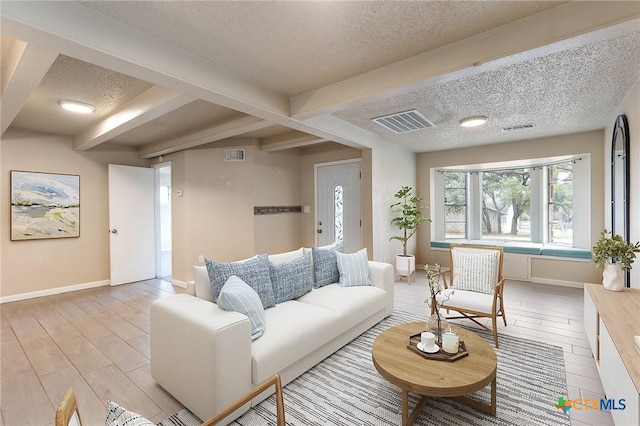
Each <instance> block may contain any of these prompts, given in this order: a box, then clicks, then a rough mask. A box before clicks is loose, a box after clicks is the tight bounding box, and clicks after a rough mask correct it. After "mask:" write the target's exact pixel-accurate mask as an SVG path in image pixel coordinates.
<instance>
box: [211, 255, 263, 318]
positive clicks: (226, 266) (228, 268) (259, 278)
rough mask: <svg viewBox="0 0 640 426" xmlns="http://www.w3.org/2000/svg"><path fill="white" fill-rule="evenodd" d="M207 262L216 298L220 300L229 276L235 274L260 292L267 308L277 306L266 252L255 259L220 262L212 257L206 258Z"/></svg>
mask: <svg viewBox="0 0 640 426" xmlns="http://www.w3.org/2000/svg"><path fill="white" fill-rule="evenodd" d="M206 264H207V272H208V273H209V279H210V280H211V285H212V287H213V299H214V300H218V296H219V295H220V290H221V289H222V286H223V285H224V284H225V283H226V282H227V280H228V279H229V277H230V276H232V275H235V276H237V277H238V278H240V279H241V280H242V281H244V282H245V283H247V284H249V286H250V287H251V288H253V289H254V290H255V291H256V292H257V293H258V296H260V300H261V301H262V306H263V307H264V308H265V309H266V308H270V307H272V306H275V302H274V299H273V287H272V285H271V275H270V273H269V260H268V259H267V255H266V254H261V255H258V257H256V258H255V259H249V260H246V261H243V262H232V263H218V262H215V261H213V260H211V259H206Z"/></svg>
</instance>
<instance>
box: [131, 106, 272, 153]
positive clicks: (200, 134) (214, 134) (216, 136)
mask: <svg viewBox="0 0 640 426" xmlns="http://www.w3.org/2000/svg"><path fill="white" fill-rule="evenodd" d="M271 126H273V123H270V122H268V121H265V120H262V119H261V118H258V117H253V116H251V115H246V116H243V117H241V118H236V119H233V120H229V121H226V122H224V123H221V124H217V125H215V126H212V127H207V128H206V129H202V130H199V131H197V132H193V133H190V134H188V135H185V136H182V137H178V138H175V139H168V140H164V141H160V142H156V143H154V144H152V145H149V146H146V147H144V148H142V149H141V150H140V157H141V158H153V157H158V156H160V155H166V154H170V153H172V152H176V151H182V150H184V149H189V148H194V147H196V146H200V145H204V144H207V143H211V142H215V141H219V140H222V139H226V138H230V137H233V136H238V135H241V134H243V133H247V132H253V131H255V130H260V129H264V128H267V127H271Z"/></svg>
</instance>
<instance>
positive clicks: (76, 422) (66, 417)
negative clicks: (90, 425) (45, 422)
mask: <svg viewBox="0 0 640 426" xmlns="http://www.w3.org/2000/svg"><path fill="white" fill-rule="evenodd" d="M56 426H82V421H81V420H80V411H78V402H77V401H76V394H75V393H74V392H73V388H69V389H67V390H66V391H65V393H64V395H63V396H62V400H61V401H60V403H59V404H58V409H57V410H56Z"/></svg>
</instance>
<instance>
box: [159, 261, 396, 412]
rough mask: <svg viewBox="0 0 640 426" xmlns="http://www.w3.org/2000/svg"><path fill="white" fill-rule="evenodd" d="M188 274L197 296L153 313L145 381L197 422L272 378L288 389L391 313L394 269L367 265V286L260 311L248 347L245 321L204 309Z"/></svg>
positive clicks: (202, 278)
mask: <svg viewBox="0 0 640 426" xmlns="http://www.w3.org/2000/svg"><path fill="white" fill-rule="evenodd" d="M302 254H303V250H302V249H299V250H296V251H293V252H288V253H283V254H279V255H270V256H269V260H270V261H272V262H274V263H280V262H284V261H287V260H290V259H293V258H295V257H297V256H301V255H302ZM192 272H193V275H194V284H195V285H194V288H193V289H191V292H192V293H195V295H189V294H180V295H175V296H170V297H166V298H163V299H158V300H156V301H155V302H154V303H153V305H152V306H151V374H152V376H153V378H154V380H155V381H156V382H157V383H158V384H160V386H162V387H163V388H164V389H166V390H167V391H168V392H169V393H170V394H171V395H173V396H174V397H175V398H176V399H178V400H179V401H180V402H181V403H182V404H183V405H184V406H185V407H187V408H188V409H189V410H191V412H193V413H194V414H195V415H197V416H198V417H199V418H200V419H202V420H206V419H208V418H210V417H211V416H213V415H214V414H215V413H217V412H218V411H220V410H221V409H222V408H224V407H225V406H227V405H228V404H230V403H231V402H233V401H235V400H236V399H238V397H240V396H241V395H242V394H244V393H245V392H247V391H249V390H250V389H251V388H252V387H254V386H256V385H258V384H259V383H261V382H262V381H264V380H265V379H267V378H269V377H270V376H272V375H273V374H276V373H277V374H280V376H281V378H282V381H283V384H286V383H288V382H290V381H292V380H293V379H295V378H296V377H298V376H300V375H301V374H302V373H304V372H305V371H307V370H308V369H310V368H311V367H313V366H314V365H316V364H317V363H319V362H320V361H322V360H323V359H324V358H326V357H328V356H329V355H331V354H332V353H333V352H335V351H336V350H338V349H339V348H341V347H342V346H344V345H345V344H347V343H349V342H350V341H351V340H353V339H354V338H356V337H357V336H358V335H360V334H362V333H363V332H365V331H366V330H367V329H369V328H370V327H372V326H373V325H375V324H376V323H378V322H379V321H381V320H382V319H384V318H385V317H387V316H388V315H389V314H391V312H392V311H393V290H394V288H393V284H394V278H393V267H392V265H390V264H387V263H381V262H373V261H369V278H370V280H371V283H372V284H373V285H372V286H357V287H341V286H339V285H338V284H329V285H326V286H324V287H320V288H314V289H313V290H312V291H311V292H309V293H306V294H305V295H303V296H302V297H299V298H298V299H295V300H290V301H286V302H283V303H278V304H277V305H276V306H274V307H271V308H268V309H266V310H265V317H266V329H265V331H264V334H263V335H262V337H260V338H258V339H256V340H254V341H252V340H251V329H250V323H249V319H248V318H247V317H246V316H245V315H243V314H240V313H237V312H232V311H225V310H222V309H221V308H219V307H218V305H216V304H215V303H212V302H211V301H210V300H212V299H213V294H212V292H211V284H210V282H209V277H208V274H207V270H206V267H204V266H193V267H192ZM206 299H208V300H206ZM267 396H268V394H263V395H262V396H261V397H260V398H259V399H256V400H254V401H253V402H252V405H255V404H257V403H258V402H260V401H261V400H263V399H264V398H266V397H267ZM249 408H250V405H249V404H247V405H246V406H245V407H243V408H241V409H240V410H238V411H237V412H236V413H234V414H233V415H232V416H230V417H228V418H227V419H226V421H225V423H224V424H226V423H228V422H231V421H232V420H234V419H235V418H237V417H239V416H240V415H241V414H243V413H244V412H246V411H247V410H248V409H249Z"/></svg>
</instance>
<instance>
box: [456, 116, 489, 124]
mask: <svg viewBox="0 0 640 426" xmlns="http://www.w3.org/2000/svg"><path fill="white" fill-rule="evenodd" d="M487 121H489V117H487V116H484V115H476V116H473V117H467V118H463V119H462V120H460V126H462V127H477V126H482V125H483V124H484V123H486V122H487Z"/></svg>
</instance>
